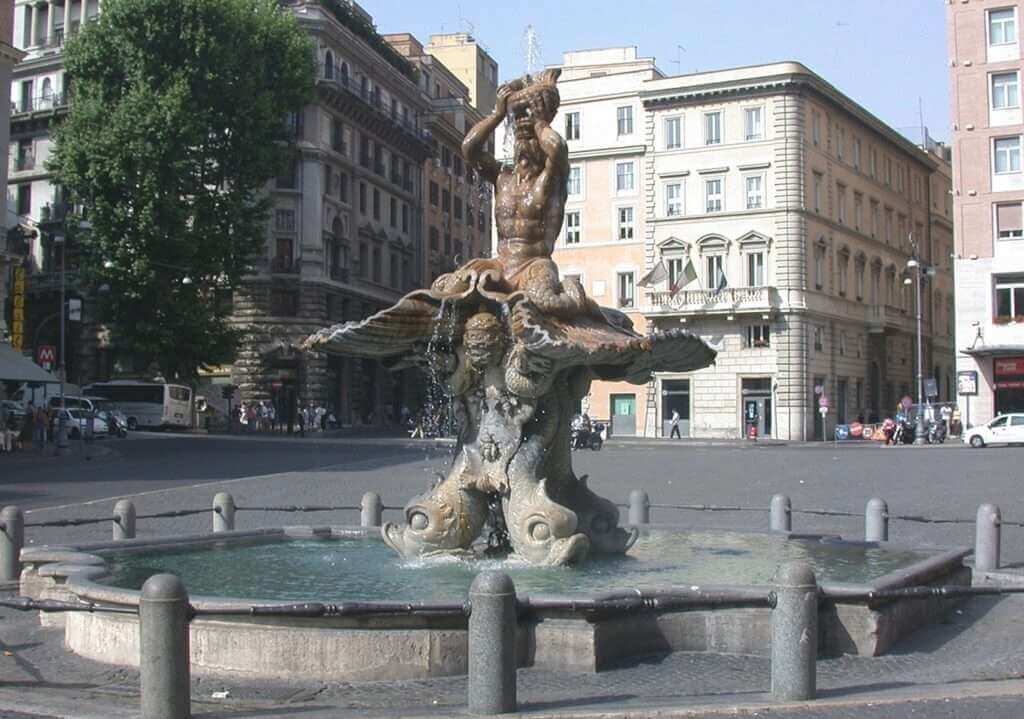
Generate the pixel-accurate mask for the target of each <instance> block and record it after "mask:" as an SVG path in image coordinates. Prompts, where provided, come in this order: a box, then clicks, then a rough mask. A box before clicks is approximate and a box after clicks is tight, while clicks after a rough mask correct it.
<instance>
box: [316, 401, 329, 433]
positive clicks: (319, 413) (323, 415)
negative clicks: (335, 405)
mask: <svg viewBox="0 0 1024 719" xmlns="http://www.w3.org/2000/svg"><path fill="white" fill-rule="evenodd" d="M316 423H317V425H318V426H319V427H320V431H321V432H326V431H327V410H326V409H325V408H324V406H323V405H322V404H318V405H317V406H316Z"/></svg>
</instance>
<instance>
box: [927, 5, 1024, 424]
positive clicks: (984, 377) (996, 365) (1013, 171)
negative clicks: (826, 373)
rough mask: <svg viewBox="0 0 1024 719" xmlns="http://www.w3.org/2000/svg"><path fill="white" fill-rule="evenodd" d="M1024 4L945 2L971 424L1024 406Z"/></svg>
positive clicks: (960, 323) (963, 366) (963, 402)
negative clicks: (1023, 100) (1023, 37)
mask: <svg viewBox="0 0 1024 719" xmlns="http://www.w3.org/2000/svg"><path fill="white" fill-rule="evenodd" d="M1022 10H1024V3H1021V2H1015V1H1013V0H1009V1H1007V2H995V1H994V0H970V1H969V2H947V4H946V21H947V28H948V40H949V42H948V47H949V64H950V96H951V101H952V121H953V167H954V169H955V171H954V174H953V213H954V223H953V224H954V234H955V239H956V250H955V256H956V302H957V304H956V365H957V370H958V379H960V380H961V381H960V382H958V384H959V387H958V389H959V395H958V397H957V400H958V402H959V405H960V410H961V415H962V418H963V422H964V425H965V426H970V425H977V424H982V423H985V422H988V421H989V420H991V419H992V418H993V417H995V416H996V415H999V414H1003V413H1006V412H1024V324H1022V323H1024V224H1022V216H1021V215H1022V210H1021V207H1022V205H1024V168H1022V165H1021V143H1022V142H1024V116H1022V110H1021V92H1020V81H1021V67H1022V64H1021V22H1022V19H1024V18H1022V16H1021V13H1022Z"/></svg>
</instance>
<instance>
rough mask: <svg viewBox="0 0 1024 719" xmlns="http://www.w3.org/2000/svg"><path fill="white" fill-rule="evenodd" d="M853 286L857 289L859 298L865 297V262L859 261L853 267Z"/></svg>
mask: <svg viewBox="0 0 1024 719" xmlns="http://www.w3.org/2000/svg"><path fill="white" fill-rule="evenodd" d="M853 288H854V290H855V291H856V294H857V299H858V300H862V299H864V263H863V262H857V263H855V264H854V267H853Z"/></svg>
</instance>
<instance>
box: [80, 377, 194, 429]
mask: <svg viewBox="0 0 1024 719" xmlns="http://www.w3.org/2000/svg"><path fill="white" fill-rule="evenodd" d="M83 393H84V394H85V395H87V396H91V397H103V398H104V399H108V400H110V404H111V405H112V406H114V407H116V408H117V409H119V410H120V411H121V412H123V413H124V415H125V417H127V418H128V429H130V430H132V431H135V430H136V429H165V428H169V427H182V428H186V429H187V428H189V427H191V426H192V390H191V389H189V388H188V387H185V386H184V385H180V384H164V383H163V382H136V381H131V380H119V381H113V382H96V383H95V384H91V385H89V386H87V387H83Z"/></svg>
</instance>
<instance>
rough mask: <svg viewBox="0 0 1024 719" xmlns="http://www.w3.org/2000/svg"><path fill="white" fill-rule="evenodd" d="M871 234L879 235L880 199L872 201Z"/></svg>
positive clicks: (873, 235)
mask: <svg viewBox="0 0 1024 719" xmlns="http://www.w3.org/2000/svg"><path fill="white" fill-rule="evenodd" d="M871 236H872V237H876V238H877V237H878V201H877V200H872V201H871Z"/></svg>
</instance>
